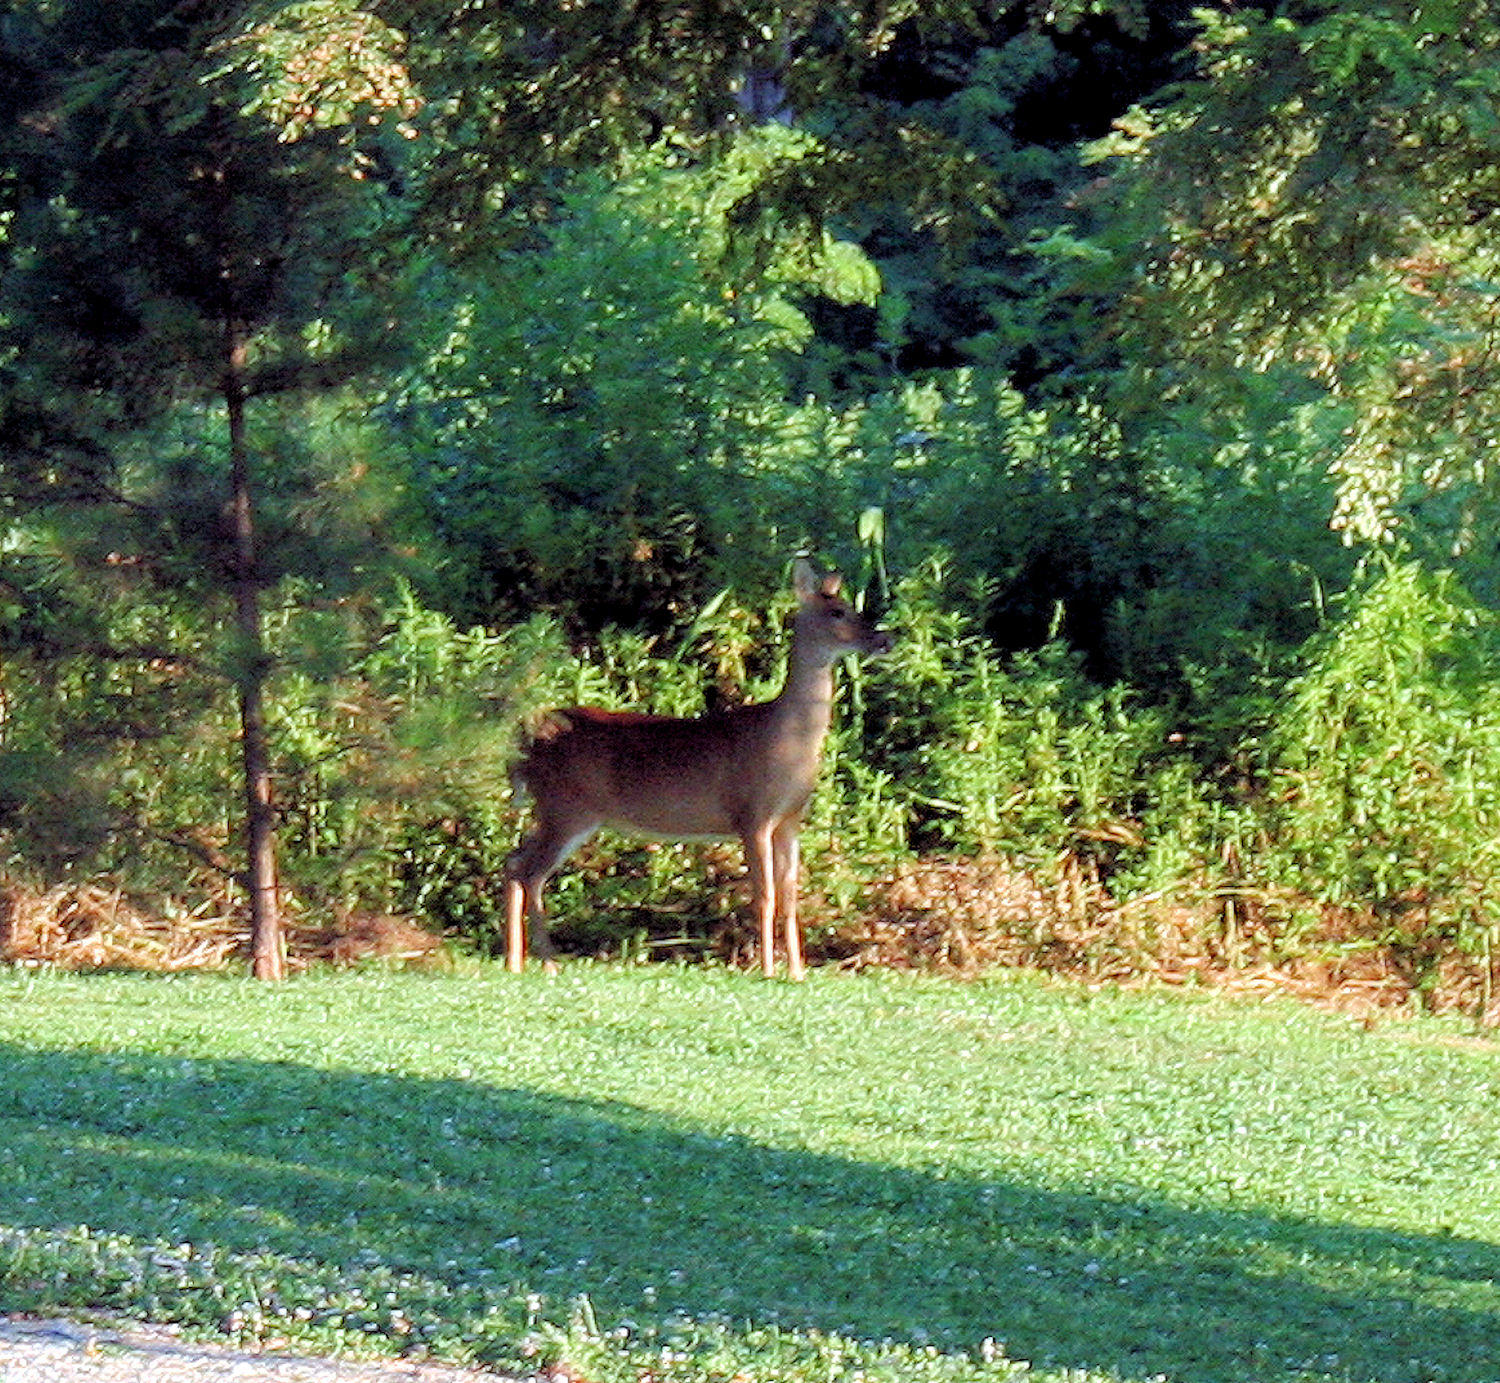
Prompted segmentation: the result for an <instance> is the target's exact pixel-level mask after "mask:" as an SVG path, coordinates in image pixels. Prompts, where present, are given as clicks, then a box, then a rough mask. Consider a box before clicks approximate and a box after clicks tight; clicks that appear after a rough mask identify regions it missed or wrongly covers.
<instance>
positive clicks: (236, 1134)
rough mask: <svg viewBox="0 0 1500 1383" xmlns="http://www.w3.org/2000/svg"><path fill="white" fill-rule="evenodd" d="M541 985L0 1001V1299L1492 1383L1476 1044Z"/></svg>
mask: <svg viewBox="0 0 1500 1383" xmlns="http://www.w3.org/2000/svg"><path fill="white" fill-rule="evenodd" d="M1455 1031H1456V1030H1453V1029H1449V1028H1444V1027H1442V1026H1441V1025H1438V1024H1436V1023H1421V1024H1414V1025H1403V1026H1393V1027H1391V1028H1388V1029H1383V1030H1376V1031H1374V1032H1367V1031H1365V1030H1364V1029H1362V1028H1361V1027H1359V1026H1357V1025H1355V1024H1352V1023H1349V1022H1348V1021H1346V1020H1343V1019H1340V1018H1337V1017H1333V1016H1329V1015H1324V1014H1319V1013H1315V1012H1311V1011H1308V1010H1304V1009H1300V1008H1296V1007H1293V1006H1290V1005H1285V1004H1268V1005H1252V1004H1245V1003H1231V1002H1228V1001H1225V1000H1222V999H1213V998H1208V997H1204V996H1194V995H1164V994H1143V993H1133V994H1132V993H1119V994H1115V993H1104V994H1090V993H1089V992H1087V991H1084V990H1082V989H1077V988H1062V987H1057V988H1052V987H1046V986H1042V985H1039V984H1035V983H1031V982H993V983H982V984H973V985H958V984H953V983H949V982H944V981H938V980H932V979H912V978H901V979H897V978H887V977H878V976H865V977H852V976H840V975H833V974H820V975H818V976H816V977H815V978H814V980H813V981H812V982H811V983H809V984H808V985H805V986H801V987H793V986H786V985H767V984H764V983H761V982H758V981H755V980H752V979H749V978H747V977H744V976H741V975H737V974H732V973H727V972H714V971H702V970H694V971H678V970H673V969H666V968H644V969H623V968H616V969H600V968H594V967H588V966H578V967H570V968H568V969H566V970H565V971H564V973H563V974H562V975H561V976H560V977H558V978H556V979H555V980H548V979H545V978H543V977H541V976H532V975H528V976H525V977H523V978H521V979H520V980H514V979H511V978H508V977H505V976H503V975H500V974H498V973H496V972H495V971H493V970H490V969H488V968H477V969H475V970H474V971H473V972H472V973H470V974H467V975H442V976H438V975H427V976H413V975H405V976H403V975H395V974H382V973H377V972H370V973H364V974H354V975H347V974H346V975H320V976H312V977H308V978H304V979H301V980H298V981H296V982H294V983H292V984H290V985H288V986H284V987H279V988H264V987H260V986H256V985H252V984H250V983H247V982H243V981H238V980H234V979H230V978H225V977H201V978H178V979H161V978H155V979H153V978H148V977H133V978H131V977H107V976H98V977H64V976H56V975H31V976H26V975H19V974H9V975H5V976H0V1069H3V1071H4V1078H3V1080H0V1144H3V1146H4V1147H5V1148H6V1150H7V1156H6V1158H5V1159H4V1163H3V1166H0V1226H3V1229H0V1235H3V1238H0V1291H3V1294H4V1295H3V1300H4V1301H5V1302H7V1303H10V1304H12V1305H16V1306H42V1307H69V1308H76V1307H79V1306H85V1305H102V1306H107V1307H110V1308H113V1309H118V1310H123V1311H133V1312H140V1313H144V1314H149V1315H154V1316H159V1317H165V1318H169V1319H176V1320H180V1321H183V1322H186V1323H188V1324H190V1325H193V1326H196V1327H201V1328H205V1329H213V1330H230V1331H233V1332H237V1333H241V1334H249V1335H255V1336H257V1337H261V1338H266V1337H271V1338H274V1337H278V1336H288V1337H294V1338H304V1339H309V1340H313V1341H315V1342H319V1343H322V1344H324V1345H327V1346H329V1347H337V1348H353V1347H356V1346H361V1347H368V1348H373V1349H382V1350H390V1349H406V1348H418V1349H427V1350H433V1351H436V1352H439V1353H442V1354H444V1355H452V1356H457V1357H463V1356H478V1357H483V1358H487V1359H491V1360H495V1361H498V1362H503V1363H506V1364H509V1365H511V1366H516V1367H519V1366H523V1365H530V1366H534V1365H535V1363H536V1362H537V1360H538V1359H539V1358H543V1357H550V1356H554V1355H556V1354H558V1353H566V1354H567V1355H568V1356H569V1357H570V1358H573V1359H574V1360H575V1361H577V1362H579V1363H580V1365H581V1366H586V1367H587V1369H588V1370H590V1371H591V1373H593V1374H595V1375H599V1376H610V1375H612V1374H613V1373H615V1372H618V1373H619V1374H620V1376H622V1377H628V1378H631V1379H635V1378H636V1377H637V1375H638V1373H639V1371H640V1370H641V1369H643V1368H646V1369H649V1371H650V1372H652V1373H653V1374H655V1375H656V1376H659V1377H660V1376H672V1377H677V1376H681V1377H683V1378H685V1379H693V1380H706V1379H710V1378H728V1377H732V1376H734V1375H735V1374H736V1373H740V1374H743V1375H744V1376H745V1377H747V1378H755V1379H760V1378H772V1377H778V1378H779V1377H786V1378H796V1379H812V1378H815V1377H816V1378H818V1379H820V1380H821V1379H825V1378H845V1377H847V1378H851V1379H852V1378H854V1377H856V1376H859V1375H863V1376H865V1377H881V1376H888V1377H891V1378H901V1379H920V1378H925V1377H953V1378H962V1377H975V1378H998V1377H1004V1376H1006V1375H1007V1374H1008V1373H1010V1372H1012V1371H1014V1369H1015V1368H1016V1367H1018V1365H1017V1362H1016V1361H1025V1362H1027V1363H1029V1364H1030V1365H1031V1366H1032V1367H1033V1368H1034V1370H1035V1371H1037V1372H1039V1373H1041V1374H1042V1375H1044V1376H1046V1377H1049V1378H1050V1377H1060V1376H1063V1375H1064V1374H1067V1373H1068V1371H1070V1370H1083V1371H1088V1372H1090V1373H1091V1374H1093V1375H1097V1376H1099V1377H1117V1378H1122V1379H1133V1378H1142V1379H1144V1378H1148V1377H1154V1376H1160V1375H1165V1376H1168V1377H1171V1378H1174V1379H1183V1380H1189V1381H1190V1383H1197V1381H1198V1380H1201V1381H1202V1383H1212V1381H1214V1380H1225V1383H1228V1380H1235V1381H1236V1383H1239V1380H1243V1379H1246V1378H1256V1379H1292V1378H1327V1379H1340V1380H1346V1379H1357V1380H1365V1379H1368V1380H1371V1383H1375V1381H1376V1380H1381V1381H1382V1383H1383V1381H1384V1380H1392V1381H1393V1383H1394V1381H1395V1380H1406V1379H1410V1380H1418V1379H1434V1380H1454V1381H1455V1383H1490V1381H1491V1380H1493V1379H1495V1378H1497V1377H1500V1288H1497V1285H1496V1282H1497V1279H1500V1196H1497V1195H1496V1191H1497V1190H1500V1098H1497V1096H1500V1051H1497V1050H1496V1049H1495V1048H1493V1047H1491V1046H1489V1045H1486V1044H1484V1043H1461V1042H1454V1041H1450V1040H1448V1039H1449V1038H1450V1037H1451V1036H1453V1035H1454V1033H1455Z"/></svg>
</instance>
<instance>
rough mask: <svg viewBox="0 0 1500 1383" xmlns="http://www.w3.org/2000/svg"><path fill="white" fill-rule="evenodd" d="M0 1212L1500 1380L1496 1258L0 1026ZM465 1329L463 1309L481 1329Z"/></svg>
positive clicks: (700, 1312)
mask: <svg viewBox="0 0 1500 1383" xmlns="http://www.w3.org/2000/svg"><path fill="white" fill-rule="evenodd" d="M0 1071H3V1072H4V1076H3V1079H0V1143H3V1146H4V1148H5V1158H4V1163H3V1170H0V1223H4V1224H7V1225H13V1226H17V1227H22V1228H35V1229H53V1228H64V1227H69V1226H74V1225H78V1224H87V1225H89V1226H92V1227H93V1228H94V1229H96V1230H103V1231H109V1232H112V1233H117V1234H121V1235H127V1236H130V1237H131V1238H133V1239H134V1240H137V1241H140V1242H143V1243H149V1242H151V1241H154V1240H166V1241H172V1242H178V1241H188V1242H195V1243H196V1242H205V1241H212V1242H214V1243H216V1244H218V1245H219V1246H221V1247H222V1248H224V1249H226V1250H230V1251H233V1252H239V1253H253V1252H257V1251H266V1250H269V1251H271V1252H275V1253H279V1254H285V1255H291V1256H295V1257H297V1258H300V1259H303V1260H308V1261H312V1262H317V1263H326V1264H333V1265H344V1266H350V1265H364V1266H369V1265H371V1264H378V1265H381V1266H382V1267H385V1268H388V1269H390V1270H391V1271H393V1272H400V1273H412V1274H419V1275H421V1276H423V1277H425V1278H428V1279H432V1280H435V1281H438V1282H443V1283H447V1284H450V1285H451V1286H453V1287H455V1288H457V1287H460V1286H463V1285H465V1284H472V1283H473V1282H474V1281H476V1280H479V1279H483V1280H486V1281H490V1282H494V1283H496V1284H499V1285H501V1286H506V1285H509V1286H512V1287H514V1288H515V1289H517V1290H521V1291H536V1292H540V1293H544V1294H546V1295H547V1296H549V1297H551V1298H554V1299H560V1300H566V1299H567V1298H569V1297H571V1296H574V1295H576V1294H579V1293H587V1294H588V1295H589V1297H590V1299H591V1301H592V1303H593V1306H594V1309H595V1312H596V1314H597V1316H598V1319H599V1321H600V1323H601V1324H602V1325H606V1326H607V1325H610V1324H616V1323H620V1322H623V1321H635V1322H637V1323H641V1324H644V1323H645V1322H647V1321H648V1320H653V1319H654V1320H660V1319H662V1318H664V1317H665V1316H667V1315H669V1314H670V1313H672V1312H684V1313H687V1314H689V1315H691V1316H694V1317H700V1318H701V1317H704V1316H718V1317H723V1318H729V1319H732V1320H734V1321H754V1322H758V1323H767V1322H776V1323H778V1324H780V1325H782V1326H785V1327H796V1328H814V1329H818V1330H824V1331H839V1332H843V1333H848V1334H851V1335H853V1336H856V1337H859V1338H862V1339H874V1340H879V1339H887V1338H889V1339H895V1340H900V1341H908V1342H914V1343H919V1344H925V1343H931V1344H933V1345H936V1346H938V1347H939V1348H943V1349H953V1348H968V1349H973V1348H975V1347H976V1346H979V1345H980V1344H981V1342H982V1341H983V1340H984V1339H985V1338H986V1337H990V1338H993V1339H995V1340H998V1341H1001V1342H1003V1344H1004V1348H1005V1350H1006V1353H1007V1354H1008V1355H1009V1356H1010V1357H1012V1358H1021V1359H1029V1360H1031V1361H1033V1362H1034V1363H1036V1364H1038V1365H1049V1366H1054V1367H1078V1368H1083V1367H1088V1368H1093V1369H1099V1370H1104V1371H1106V1372H1110V1373H1112V1374H1116V1375H1119V1376H1121V1377H1126V1378H1131V1377H1144V1376H1165V1377H1168V1378H1172V1379H1181V1380H1188V1381H1189V1383H1209V1381H1210V1380H1226V1383H1227V1381H1228V1380H1234V1383H1240V1380H1243V1379H1244V1378H1246V1377H1250V1376H1254V1377H1256V1378H1258V1379H1266V1378H1274V1377H1287V1378H1290V1377H1294V1376H1305V1375H1312V1376H1314V1377H1331V1378H1339V1379H1351V1380H1370V1383H1407V1380H1412V1383H1415V1380H1419V1379H1436V1380H1444V1381H1445V1383H1493V1380H1495V1379H1496V1378H1497V1377H1500V1289H1497V1286H1496V1282H1497V1279H1500V1247H1497V1246H1496V1245H1493V1244H1489V1243H1484V1242H1480V1241H1475V1240H1464V1239H1460V1238H1456V1237H1445V1236H1443V1235H1442V1234H1440V1233H1435V1234H1432V1235H1419V1234H1409V1233H1396V1232H1391V1231H1386V1230H1381V1229H1373V1228H1358V1227H1350V1226H1347V1225H1329V1224H1322V1223H1318V1222H1316V1221H1310V1220H1305V1219H1298V1218H1293V1217H1283V1216H1276V1215H1269V1214H1259V1213H1253V1212H1245V1211H1234V1210H1215V1209H1186V1208H1183V1207H1181V1206H1175V1205H1171V1204H1168V1203H1165V1202H1162V1201H1160V1200H1146V1199H1143V1200H1131V1199H1125V1198H1121V1197H1118V1196H1114V1195H1105V1194H1101V1195H1093V1194H1089V1193H1087V1192H1085V1191H1073V1192H1060V1191H1056V1190H1050V1189H1042V1188H1037V1187H1029V1186H1025V1185H1021V1184H1015V1183H1005V1182H989V1181H980V1180H974V1179H968V1178H962V1177H959V1178H955V1177H950V1176H942V1175H938V1174H936V1173H933V1174H928V1173H923V1172H920V1171H912V1170H910V1169H899V1168H890V1167H883V1166H878V1165H872V1164H867V1163H860V1162H853V1161H849V1160H846V1159H840V1158H837V1157H830V1156H826V1155H820V1154H815V1153H811V1152H805V1151H797V1150H788V1149H784V1148H771V1147H766V1146H763V1145H760V1144H758V1143H755V1142H753V1141H751V1140H749V1139H747V1138H745V1137H742V1136H737V1135H736V1136H716V1135H714V1134H712V1133H707V1132H704V1131H702V1130H701V1129H697V1128H694V1127H693V1126H692V1125H691V1123H690V1122H688V1121H686V1120H682V1121H673V1120H670V1119H666V1118H664V1117H662V1116H660V1115H658V1114H656V1113H652V1112H647V1111H642V1110H640V1109H636V1108H634V1107H631V1106H626V1105H620V1104H615V1103H611V1102H609V1101H603V1100H601V1101H581V1100H569V1099H562V1098H555V1097H549V1096H541V1095H537V1094H535V1093H532V1092H526V1091H517V1090H506V1089H496V1088H493V1087H489V1086H484V1085H479V1084H474V1083H468V1082H465V1081H461V1080H450V1079H422V1078H412V1077H403V1076H383V1075H365V1074H358V1073H348V1072H333V1071H326V1070H317V1069H311V1068H306V1067H301V1066H295V1065H290V1064H281V1063H259V1062H253V1061H243V1060H202V1059H197V1058H188V1059H174V1058H170V1057H161V1056H144V1055H133V1054H128V1053H127V1054H119V1055H110V1054H94V1053H86V1052H60V1053H56V1052H48V1053H39V1052H36V1051H32V1050H27V1049H24V1048H21V1047H17V1046H10V1045H5V1044H0ZM459 1324H460V1326H461V1325H462V1322H459Z"/></svg>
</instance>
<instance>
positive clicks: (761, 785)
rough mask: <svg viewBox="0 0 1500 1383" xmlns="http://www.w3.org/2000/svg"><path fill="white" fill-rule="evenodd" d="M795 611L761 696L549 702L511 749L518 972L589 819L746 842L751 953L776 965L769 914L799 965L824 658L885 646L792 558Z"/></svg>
mask: <svg viewBox="0 0 1500 1383" xmlns="http://www.w3.org/2000/svg"><path fill="white" fill-rule="evenodd" d="M793 581H794V586H795V589H796V593H797V612H796V615H795V616H794V617H793V622H792V649H791V656H790V660H789V664H788V667H787V675H786V682H785V684H784V685H783V686H782V689H781V692H780V694H779V695H778V696H777V697H775V699H774V700H771V701H761V702H756V703H753V704H751V705H748V706H732V707H728V708H726V709H724V710H718V711H711V712H709V713H708V714H707V715H702V716H696V717H694V718H692V719H686V720H682V719H676V718H674V717H670V716H652V715H639V714H636V713H634V712H629V711H601V710H596V709H593V708H590V707H575V708H573V709H571V710H565V711H552V712H549V713H548V715H547V716H546V718H545V719H544V721H543V723H542V726H541V729H540V730H539V731H538V733H537V734H536V736H535V737H534V739H533V740H532V741H531V743H530V744H529V745H528V746H527V747H526V749H525V751H524V752H523V754H522V756H521V761H520V763H519V765H518V766H517V769H516V777H517V779H518V781H519V782H520V783H521V784H522V785H524V787H525V788H526V789H527V790H528V791H529V792H530V794H531V797H532V799H533V801H534V803H535V820H534V822H533V824H532V828H531V831H530V833H529V834H528V835H527V837H526V838H525V839H524V840H523V841H522V842H521V844H520V846H519V847H518V848H517V850H516V852H515V853H514V854H513V855H512V856H511V857H510V859H509V861H508V862H507V864H506V869H505V874H506V884H505V913H506V961H507V964H508V965H509V968H510V969H511V970H514V971H519V970H520V969H521V968H522V966H523V964H524V962H525V955H526V949H525V948H526V943H525V938H524V936H523V933H522V924H523V919H524V920H526V921H529V923H530V933H531V944H532V947H533V948H534V949H535V951H536V953H537V954H538V955H539V956H540V957H541V958H542V959H543V960H544V961H545V962H547V963H548V964H549V965H550V964H551V963H552V957H553V949H552V943H551V940H550V938H549V937H548V935H547V926H546V921H545V917H544V914H543V909H542V889H543V887H544V886H545V884H546V882H547V880H548V878H549V877H550V876H551V875H552V873H553V871H554V870H555V869H556V868H557V867H558V866H559V865H560V864H561V863H562V862H563V861H564V860H565V859H566V858H567V857H568V855H569V854H571V853H572V851H573V850H575V849H576V848H577V847H578V846H579V845H581V844H582V843H583V842H584V841H585V840H587V839H588V838H589V837H590V836H591V835H593V834H594V832H595V831H597V830H598V829H599V827H600V826H606V825H607V826H612V827H615V828H617V829H619V830H624V831H631V832H640V833H645V834H648V835H656V836H666V837H670V838H679V839H680V838H685V837H694V836H710V837H712V836H721V837H722V836H738V837H739V838H740V840H741V841H742V842H743V843H744V846H745V861H746V864H747V866H748V868H749V874H750V890H751V896H752V899H753V903H754V911H755V919H756V922H757V924H758V926H759V928H760V963H761V969H762V970H763V971H764V972H765V973H766V974H767V975H772V974H774V973H775V936H776V923H777V921H778V920H779V921H780V923H781V926H782V932H783V935H784V936H785V938H786V959H787V974H788V975H789V977H790V978H792V979H794V980H800V979H801V978H802V975H803V967H802V939H801V935H800V933H799V932H798V930H797V859H798V855H797V829H798V827H799V826H800V825H801V822H802V813H803V811H804V810H805V809H806V807H807V802H808V799H809V797H811V796H812V790H813V786H814V784H815V783H816V782H817V778H818V761H819V758H820V757H821V754H822V751H823V740H824V738H825V737H826V736H827V734H828V726H829V723H830V721H831V719H832V715H833V665H834V664H835V663H836V662H837V661H838V660H839V659H840V658H841V657H843V656H844V655H845V654H848V653H884V652H887V651H888V650H889V649H890V646H891V641H890V638H889V636H887V635H886V634H885V633H883V632H882V631H880V630H879V629H877V628H876V627H875V626H874V625H873V624H871V623H870V622H869V621H868V620H867V619H865V617H864V616H863V615H861V614H860V613H859V612H858V611H857V610H855V609H854V607H853V606H852V605H850V604H849V603H848V602H847V601H845V600H844V599H843V598H842V597H841V596H840V595H839V585H840V581H839V577H838V576H837V575H834V574H831V573H830V574H828V575H822V574H820V573H819V572H818V571H817V570H816V569H815V568H814V567H813V565H812V564H811V563H810V562H808V561H806V560H805V559H803V558H800V557H799V558H798V559H797V562H796V565H795V567H794V569H793Z"/></svg>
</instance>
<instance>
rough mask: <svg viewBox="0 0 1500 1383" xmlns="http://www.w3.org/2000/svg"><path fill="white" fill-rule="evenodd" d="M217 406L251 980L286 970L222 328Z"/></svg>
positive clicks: (230, 374)
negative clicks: (224, 432)
mask: <svg viewBox="0 0 1500 1383" xmlns="http://www.w3.org/2000/svg"><path fill="white" fill-rule="evenodd" d="M225 345H226V357H227V358H226V362H225V371H224V403H225V407H226V410H227V412H228V414H229V471H230V479H229V489H230V500H229V507H230V519H231V524H232V529H233V540H234V562H233V573H234V576H233V581H234V603H235V621H236V626H237V628H238V632H239V640H240V657H239V659H238V666H237V669H236V678H235V682H236V690H237V692H238V695H239V703H240V744H241V749H242V752H243V755H244V765H245V866H246V867H245V887H246V889H247V890H248V892H249V895H250V955H251V969H252V972H253V973H254V975H255V978H256V979H259V980H279V979H281V978H283V977H284V975H285V973H286V946H285V942H284V939H283V936H282V927H281V900H280V897H279V894H278V890H277V886H276V822H275V811H274V808H273V806H272V802H271V756H270V752H269V750H268V748H267V745H266V721H265V683H266V672H267V668H268V665H269V661H268V659H267V657H266V648H265V642H264V640H263V638H262V635H261V626H260V601H259V598H258V594H257V585H256V570H255V510H254V507H253V505H252V503H251V488H250V455H249V450H248V448H247V446H246V443H245V386H244V373H245V343H244V341H243V339H242V338H241V336H240V334H239V332H238V331H237V329H236V327H235V325H234V323H233V322H228V323H226V326H225Z"/></svg>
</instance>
